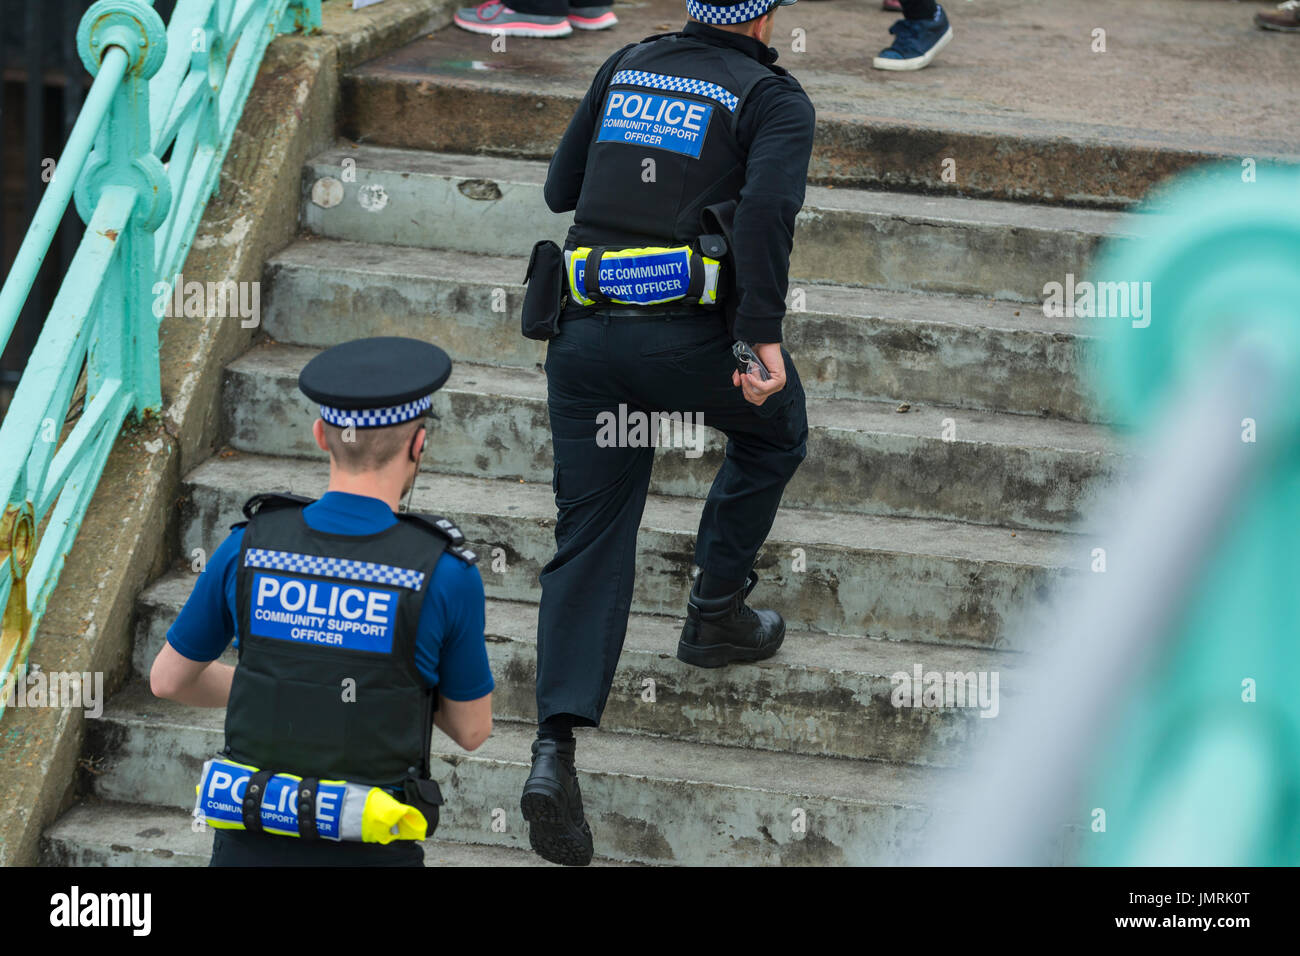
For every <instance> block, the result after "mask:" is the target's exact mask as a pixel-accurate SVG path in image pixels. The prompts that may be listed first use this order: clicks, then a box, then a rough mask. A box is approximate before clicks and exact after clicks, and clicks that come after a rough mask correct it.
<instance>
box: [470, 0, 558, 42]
mask: <svg viewBox="0 0 1300 956" xmlns="http://www.w3.org/2000/svg"><path fill="white" fill-rule="evenodd" d="M452 22H454V23H455V24H456V26H458V27H460V28H461V29H462V30H468V31H469V32H470V33H488V34H504V35H505V36H512V37H567V36H568V35H569V34H570V33H572V32H573V27H572V26H570V25H569V20H568V18H567V17H543V16H538V15H537V14H533V13H516V12H515V11H514V10H511V9H510V8H509V7H507V6H506V5H505V4H504V3H502V2H501V0H486V2H485V3H480V4H479V5H478V6H477V7H461V8H460V9H459V10H457V11H456V13H455V15H454V16H452Z"/></svg>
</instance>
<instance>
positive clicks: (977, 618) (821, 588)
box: [181, 451, 1093, 650]
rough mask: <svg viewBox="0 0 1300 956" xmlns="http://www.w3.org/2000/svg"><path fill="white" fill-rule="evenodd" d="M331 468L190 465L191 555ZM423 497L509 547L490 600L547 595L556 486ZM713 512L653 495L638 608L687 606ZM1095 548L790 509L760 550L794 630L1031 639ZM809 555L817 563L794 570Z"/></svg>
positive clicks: (442, 480)
mask: <svg viewBox="0 0 1300 956" xmlns="http://www.w3.org/2000/svg"><path fill="white" fill-rule="evenodd" d="M327 479H328V470H327V468H326V466H325V465H324V463H323V462H308V461H300V460H299V461H295V460H292V459H284V458H263V457H259V456H254V455H246V454H242V453H240V452H235V451H231V452H223V453H222V455H220V456H218V457H217V458H214V459H213V460H212V461H210V462H208V463H206V464H204V465H200V466H199V467H198V468H197V469H195V470H194V471H193V472H192V473H191V474H189V475H188V476H186V492H185V499H184V501H183V505H182V510H183V514H184V526H183V529H182V534H181V549H182V553H184V554H189V553H191V552H192V549H194V548H202V549H204V551H205V553H207V554H211V553H212V551H213V550H214V549H215V548H216V547H217V545H219V544H220V543H221V541H222V540H223V539H224V538H225V536H226V534H227V533H228V528H229V526H230V524H231V523H233V522H235V521H238V520H241V515H240V510H239V509H240V507H241V506H242V505H243V503H244V501H245V500H247V498H248V497H249V496H250V495H252V494H253V493H254V492H255V491H292V492H295V493H298V494H305V495H310V496H312V497H317V496H319V495H321V494H323V493H324V491H325V486H326V483H327ZM411 507H412V508H413V509H414V510H416V511H426V512H434V513H444V514H448V515H452V516H454V517H455V519H456V522H457V524H458V525H459V526H460V528H461V529H462V530H463V531H464V532H465V536H466V537H467V538H468V539H469V541H470V542H471V544H472V545H473V546H474V548H475V550H476V551H477V552H478V553H480V554H482V555H484V556H485V557H484V560H485V561H486V560H488V557H489V556H490V555H492V549H493V548H500V549H501V556H502V557H503V558H504V560H505V562H506V569H505V570H504V571H503V572H501V573H484V575H483V577H484V586H485V588H486V591H487V594H488V596H489V597H492V598H500V599H503V600H510V601H536V600H537V598H538V596H539V593H540V591H539V588H538V584H537V576H538V574H539V573H540V571H541V568H542V567H543V566H544V565H545V564H546V562H547V561H549V560H550V559H551V557H552V556H553V554H554V551H555V542H554V538H553V533H554V524H555V500H554V497H553V495H552V493H551V486H550V485H549V484H545V485H536V484H526V483H516V482H513V481H510V480H509V479H506V480H502V481H493V480H490V479H483V478H458V477H455V476H450V475H441V476H439V475H421V477H420V480H419V482H417V484H416V487H415V491H414V493H413V495H412V506H411ZM699 512H700V502H698V501H694V500H691V499H686V498H672V497H662V496H658V495H651V496H650V497H649V499H648V501H647V503H646V509H645V515H644V517H643V519H642V522H641V532H640V537H639V539H638V550H637V583H636V588H635V590H634V593H633V597H632V610H633V611H635V612H638V613H645V614H669V615H674V616H675V615H678V614H680V613H681V611H682V608H683V607H685V604H686V596H687V592H688V590H689V588H690V582H691V573H692V561H691V559H692V557H693V554H694V538H695V530H696V527H697V525H698V522H699ZM1092 546H1093V545H1092V542H1091V541H1090V540H1089V539H1087V538H1085V537H1077V536H1074V535H1063V534H1055V533H1048V532H1041V531H1019V532H1016V531H1010V530H1008V529H1005V528H990V527H983V526H980V525H964V524H959V523H954V522H945V521H925V520H921V519H917V518H886V517H879V516H873V515H845V514H836V513H834V512H819V511H811V510H802V509H794V508H790V509H784V510H782V511H781V512H780V513H779V514H778V515H777V517H776V521H775V523H774V525H773V528H772V533H771V535H770V536H769V538H768V541H767V544H766V545H765V547H764V548H763V550H762V551H760V552H759V555H758V558H757V561H756V563H755V569H756V570H757V572H758V575H759V579H760V583H759V587H758V590H757V591H755V592H754V600H755V601H757V602H758V603H759V606H763V605H764V603H766V602H771V601H778V602H779V604H780V608H779V609H780V611H781V613H782V614H783V615H784V617H785V619H786V622H787V624H788V625H789V626H790V627H794V628H803V629H808V630H816V631H826V632H830V633H834V634H854V635H862V636H867V637H873V638H880V639H884V640H909V639H910V640H920V641H925V642H934V643H941V644H955V645H971V646H980V647H1000V648H1007V649H1012V650H1023V649H1027V648H1028V647H1030V646H1032V645H1033V644H1035V643H1038V642H1041V641H1045V640H1050V639H1051V635H1052V634H1053V633H1055V630H1056V628H1055V627H1054V626H1053V622H1052V621H1050V620H1044V619H1043V616H1042V615H1043V613H1044V611H1045V608H1046V601H1047V598H1048V587H1049V585H1050V584H1051V582H1053V581H1054V580H1056V579H1057V578H1058V577H1059V575H1061V574H1062V573H1063V572H1064V571H1066V570H1067V569H1080V568H1084V567H1086V566H1087V564H1088V561H1089V560H1090V558H1089V554H1090V549H1091V548H1092ZM795 549H800V551H799V552H796V550H795ZM799 554H802V556H803V557H802V559H801V560H805V561H806V568H805V569H804V570H795V569H794V568H795V565H794V561H795V560H796V558H797V557H798V555H799ZM1011 621H1016V622H1017V623H1018V624H1020V625H1022V626H1019V627H1017V628H1015V629H1012V628H1010V627H1008V622H1011Z"/></svg>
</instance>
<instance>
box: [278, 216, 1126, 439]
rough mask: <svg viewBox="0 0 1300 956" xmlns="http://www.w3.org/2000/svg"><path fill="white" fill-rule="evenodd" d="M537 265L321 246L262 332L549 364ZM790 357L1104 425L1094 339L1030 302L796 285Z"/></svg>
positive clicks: (904, 386) (297, 250)
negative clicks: (536, 310) (382, 340)
mask: <svg viewBox="0 0 1300 956" xmlns="http://www.w3.org/2000/svg"><path fill="white" fill-rule="evenodd" d="M526 265H527V261H526V260H525V259H522V258H513V257H508V256H489V255H475V254H472V253H462V252H452V251H446V250H437V249H419V248H411V247H401V246H375V245H367V244H365V243H358V242H347V241H343V240H332V239H320V238H315V237H311V236H307V237H304V238H303V239H301V240H299V241H298V242H295V243H293V244H292V245H290V246H288V247H287V248H285V249H284V250H283V251H281V252H280V253H279V254H277V255H276V256H275V257H274V258H273V259H272V260H271V261H270V262H269V263H268V265H267V277H266V280H265V285H264V289H265V290H266V292H267V300H268V301H267V305H266V309H265V311H264V314H263V328H264V329H265V330H266V332H267V334H268V335H270V336H271V338H273V339H275V340H276V341H279V342H287V343H294V344H298V345H312V346H316V347H319V348H326V347H328V346H330V345H332V344H333V343H335V342H340V341H343V340H345V339H347V338H348V337H350V336H365V335H407V334H410V333H411V331H412V326H414V327H415V329H416V330H417V331H418V333H419V334H421V335H424V336H427V337H428V339H429V340H430V341H432V342H437V343H438V344H439V345H440V346H441V347H442V348H444V349H446V350H447V352H448V353H449V354H450V355H451V356H452V358H453V360H455V361H456V362H477V363H483V364H493V365H510V366H519V367H523V368H533V367H540V366H541V364H542V363H543V362H544V361H545V359H546V346H545V344H544V343H541V342H537V341H534V340H532V339H526V338H524V337H523V336H522V335H520V334H519V314H520V311H521V309H522V306H523V290H524V287H523V284H522V281H521V280H522V278H523V275H524V271H525V267H526ZM787 305H788V306H789V307H790V309H791V310H792V311H791V312H790V313H789V316H788V318H787V320H786V322H785V324H784V329H783V335H784V336H785V343H786V347H787V348H788V349H789V350H790V352H791V354H792V355H794V357H795V360H796V362H797V363H798V365H799V373H800V375H801V377H802V379H803V383H804V388H805V390H806V391H807V392H808V394H809V395H815V396H823V397H826V398H848V399H867V400H873V399H874V400H881V401H884V400H893V401H905V402H926V403H933V404H937V405H957V406H961V407H968V408H979V409H986V410H989V411H1007V412H1018V413H1021V414H1034V415H1049V416H1054V417H1060V418H1066V419H1072V420H1075V421H1090V420H1104V418H1105V412H1104V411H1102V410H1101V409H1100V408H1099V407H1098V402H1097V401H1096V400H1095V399H1094V397H1093V396H1092V395H1091V388H1090V386H1089V385H1088V384H1087V382H1088V376H1089V374H1090V372H1091V369H1092V367H1093V366H1094V365H1095V362H1096V359H1095V355H1096V339H1095V338H1094V337H1093V336H1092V335H1088V334H1083V333H1082V332H1080V330H1079V329H1078V323H1077V322H1076V320H1074V319H1068V318H1048V317H1046V316H1044V315H1043V310H1042V309H1040V308H1036V307H1034V306H1022V305H1021V304H1019V303H1012V302H1001V301H998V300H995V299H975V298H967V297H963V296H936V295H919V294H912V293H896V292H886V291H882V290H878V289H862V288H855V287H849V286H838V285H828V284H823V283H804V282H798V281H796V283H795V284H794V285H792V287H791V289H790V294H789V296H788V297H787Z"/></svg>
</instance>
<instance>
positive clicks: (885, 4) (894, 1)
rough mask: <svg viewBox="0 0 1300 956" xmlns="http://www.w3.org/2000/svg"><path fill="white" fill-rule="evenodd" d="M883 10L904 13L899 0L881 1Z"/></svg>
mask: <svg viewBox="0 0 1300 956" xmlns="http://www.w3.org/2000/svg"><path fill="white" fill-rule="evenodd" d="M880 9H881V10H888V11H889V12H890V13H902V12H903V5H902V4H901V3H899V2H898V0H881V2H880Z"/></svg>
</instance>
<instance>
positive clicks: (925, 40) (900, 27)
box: [871, 4, 952, 70]
mask: <svg viewBox="0 0 1300 956" xmlns="http://www.w3.org/2000/svg"><path fill="white" fill-rule="evenodd" d="M936 7H937V9H936V10H935V12H934V19H933V20H896V21H894V25H893V26H891V27H890V28H889V32H890V33H892V34H893V35H894V43H893V45H892V46H890V47H889V48H888V49H886V50H881V51H880V56H878V57H876V58H875V59H874V60H872V61H871V65H872V66H874V67H875V68H876V69H877V70H919V69H921V68H922V67H924V66H928V65H929V64H930V61H931V60H933V59H934V55H935V54H936V53H938V52H939V51H940V50H942V49H943V48H944V47H946V46H947V45H948V43H949V42H950V41H951V40H952V26H951V24H949V23H948V14H946V13H944V10H943V7H941V6H938V5H937V4H936Z"/></svg>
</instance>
